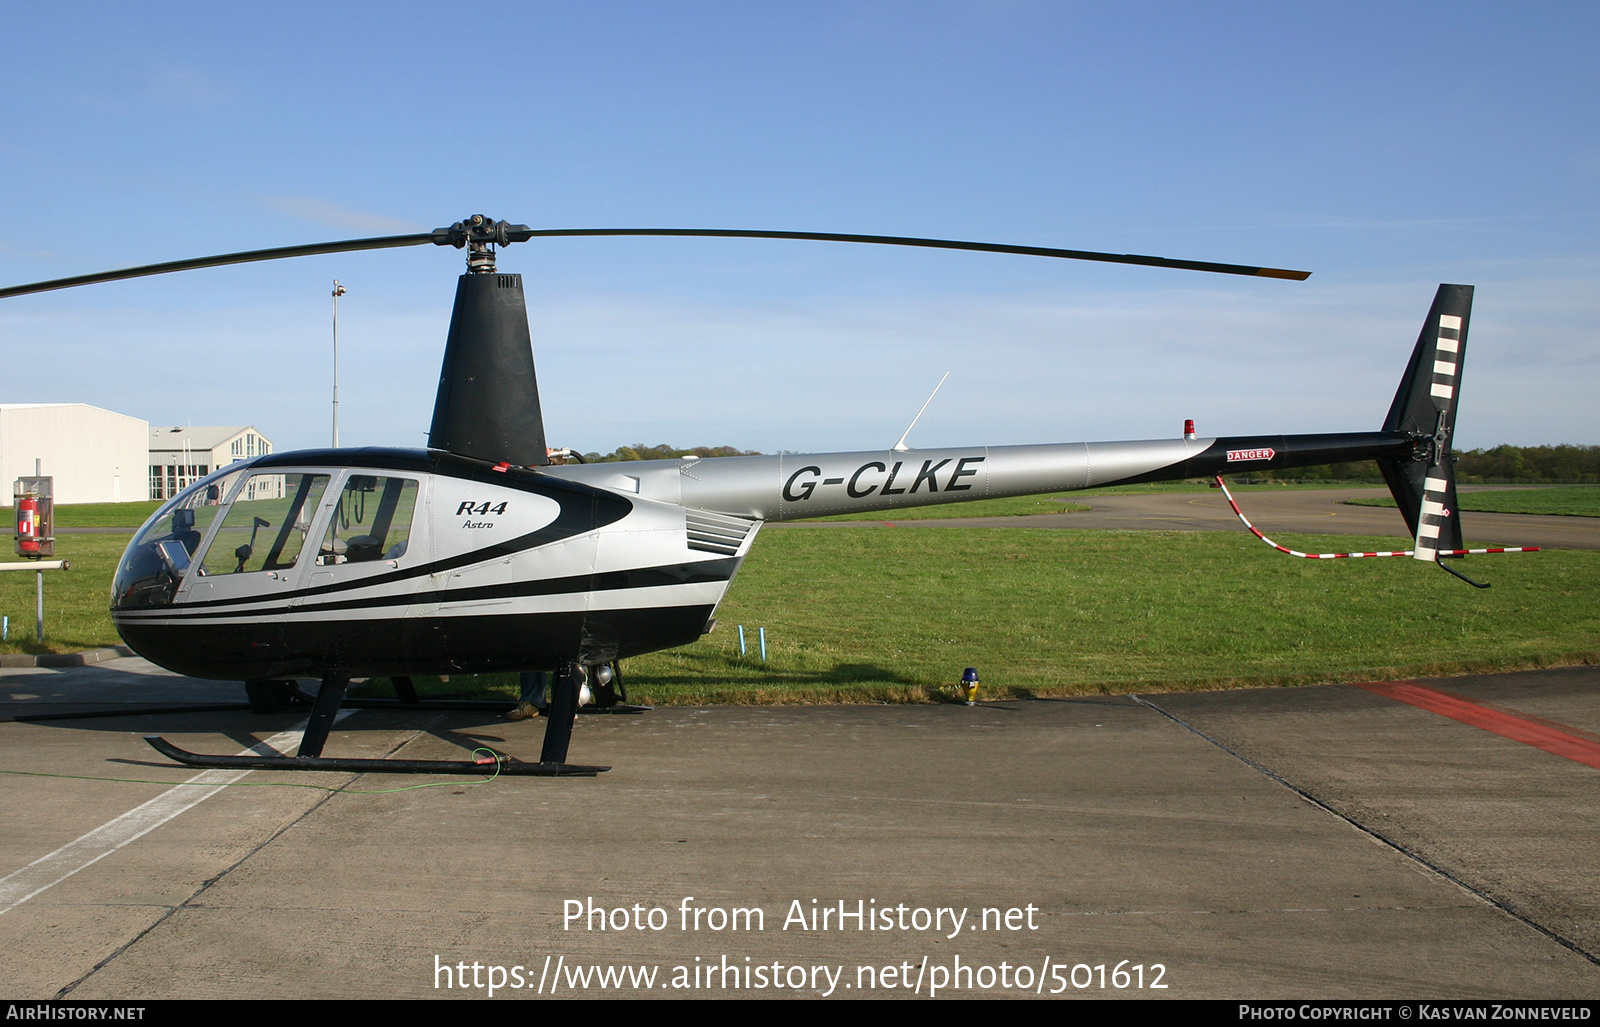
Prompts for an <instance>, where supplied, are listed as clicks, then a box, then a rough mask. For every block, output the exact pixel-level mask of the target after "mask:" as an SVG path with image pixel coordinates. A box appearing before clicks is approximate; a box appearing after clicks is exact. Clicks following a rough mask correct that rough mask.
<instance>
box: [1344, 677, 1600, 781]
mask: <svg viewBox="0 0 1600 1027" xmlns="http://www.w3.org/2000/svg"><path fill="white" fill-rule="evenodd" d="M1356 687H1357V688H1364V689H1366V690H1367V691H1369V692H1372V693H1374V694H1376V695H1381V696H1385V697H1387V698H1390V699H1395V700H1398V701H1399V702H1403V703H1410V704H1411V705H1412V706H1415V707H1417V708H1418V709H1423V710H1427V711H1428V712H1429V713H1437V714H1439V715H1440V716H1441V717H1449V718H1450V719H1451V720H1458V721H1460V722H1461V723H1463V724H1470V725H1471V726H1472V727H1476V728H1482V729H1483V730H1485V731H1489V732H1492V733H1494V734H1497V735H1499V736H1500V737H1502V738H1509V739H1511V740H1512V741H1513V742H1521V743H1522V744H1523V745H1531V746H1533V747H1534V748H1535V749H1543V750H1544V751H1545V752H1548V753H1550V754H1552V755H1555V756H1561V757H1564V758H1566V759H1569V760H1572V761H1574V762H1576V763H1582V764H1583V765H1584V766H1586V767H1593V768H1595V769H1596V770H1600V742H1595V741H1593V740H1591V739H1588V738H1582V737H1579V735H1578V734H1575V733H1574V732H1576V731H1577V729H1576V728H1569V727H1567V726H1566V725H1565V724H1556V723H1554V722H1552V721H1542V722H1541V721H1539V720H1533V719H1529V718H1527V717H1523V716H1517V715H1515V714H1511V713H1507V712H1505V711H1503V710H1497V709H1494V708H1493V707H1490V706H1484V705H1481V704H1479V703H1475V702H1473V701H1471V700H1470V699H1463V698H1461V697H1460V696H1455V695H1450V694H1449V693H1448V692H1441V691H1438V690H1437V689H1433V688H1428V687H1426V686H1424V685H1419V684H1416V683H1415V682H1411V681H1366V682H1359V683H1357V684H1356Z"/></svg>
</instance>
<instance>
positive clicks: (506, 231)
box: [433, 214, 533, 274]
mask: <svg viewBox="0 0 1600 1027" xmlns="http://www.w3.org/2000/svg"><path fill="white" fill-rule="evenodd" d="M532 237H533V233H532V231H531V230H530V229H529V228H528V226H527V225H513V224H511V223H510V222H509V221H495V220H493V219H491V218H489V217H488V216H486V215H483V214H474V215H472V216H471V217H470V218H466V219H464V220H461V221H457V222H456V223H455V224H453V225H451V226H450V227H449V228H435V229H434V230H433V242H434V245H435V246H454V247H455V248H456V249H458V250H459V249H462V248H463V247H464V248H465V249H466V251H467V273H468V274H489V273H491V272H493V271H494V269H495V268H494V248H495V247H496V246H509V245H510V244H511V243H514V242H527V241H528V240H529V239H531V238H532Z"/></svg>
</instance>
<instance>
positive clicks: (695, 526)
mask: <svg viewBox="0 0 1600 1027" xmlns="http://www.w3.org/2000/svg"><path fill="white" fill-rule="evenodd" d="M684 520H685V522H686V524H687V527H688V529H689V548H690V549H697V550H699V551H700V552H702V553H716V554H717V555H719V556H733V555H734V554H736V553H738V552H739V547H740V546H742V545H744V540H745V539H746V538H748V537H749V535H750V532H751V530H752V529H753V528H754V527H755V526H756V523H757V522H756V521H753V520H750V519H749V518H747V517H729V516H728V515H727V514H716V513H708V512H706V511H704V510H689V511H686V512H685V515H684Z"/></svg>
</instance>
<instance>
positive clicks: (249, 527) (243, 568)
mask: <svg viewBox="0 0 1600 1027" xmlns="http://www.w3.org/2000/svg"><path fill="white" fill-rule="evenodd" d="M327 488H328V475H326V474H296V473H288V474H285V473H282V472H273V473H265V472H263V473H258V474H252V475H250V477H248V478H246V479H245V482H244V485H243V486H241V487H240V489H239V494H238V496H236V497H235V498H234V500H233V505H231V506H230V507H228V512H227V515H226V516H225V518H224V519H223V522H222V527H220V528H219V529H217V534H216V537H215V538H213V539H212V540H211V544H210V545H209V546H207V547H206V552H205V555H204V556H203V557H201V561H200V573H201V574H248V573H251V572H254V571H276V570H286V569H288V568H290V567H293V566H294V563H295V561H296V560H298V559H299V558H300V552H301V550H303V549H304V548H305V541H306V536H307V535H308V534H310V532H311V522H312V521H313V520H314V519H315V518H316V516H317V508H318V507H319V506H321V505H322V494H323V493H324V492H326V491H327Z"/></svg>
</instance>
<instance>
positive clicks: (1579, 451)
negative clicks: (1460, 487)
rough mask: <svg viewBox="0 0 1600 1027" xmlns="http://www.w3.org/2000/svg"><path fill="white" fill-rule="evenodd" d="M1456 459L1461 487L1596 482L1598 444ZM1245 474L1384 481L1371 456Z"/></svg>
mask: <svg viewBox="0 0 1600 1027" xmlns="http://www.w3.org/2000/svg"><path fill="white" fill-rule="evenodd" d="M1455 458H1456V481H1457V482H1458V483H1461V484H1465V485H1594V484H1600V446H1569V445H1561V446H1495V447H1494V448H1493V449H1468V450H1464V451H1461V452H1458V453H1456V454H1455ZM1242 477H1243V476H1242ZM1248 477H1249V478H1250V479H1251V480H1254V481H1301V482H1315V481H1362V482H1382V481H1383V475H1382V474H1380V473H1379V472H1378V465H1377V463H1375V462H1374V461H1371V460H1358V461H1354V462H1352V463H1344V464H1326V465H1324V466H1321V467H1296V468H1292V469H1288V470H1282V471H1252V472H1251V473H1250V474H1249V475H1248Z"/></svg>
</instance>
